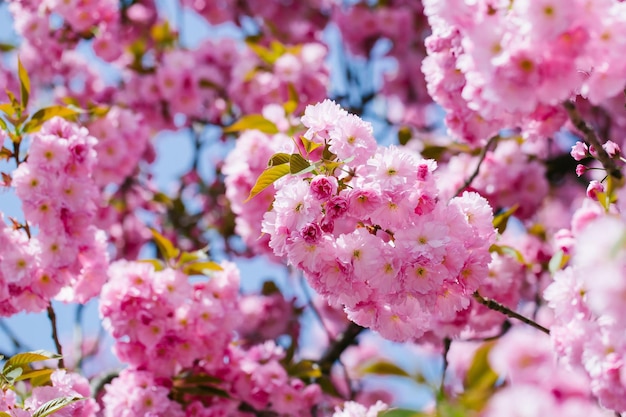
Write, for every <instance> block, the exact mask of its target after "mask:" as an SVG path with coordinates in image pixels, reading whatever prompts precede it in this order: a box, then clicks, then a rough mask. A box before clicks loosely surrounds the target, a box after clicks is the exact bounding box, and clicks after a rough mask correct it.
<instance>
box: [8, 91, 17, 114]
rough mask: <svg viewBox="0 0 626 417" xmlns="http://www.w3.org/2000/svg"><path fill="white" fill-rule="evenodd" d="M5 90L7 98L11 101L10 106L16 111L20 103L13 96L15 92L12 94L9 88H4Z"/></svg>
mask: <svg viewBox="0 0 626 417" xmlns="http://www.w3.org/2000/svg"><path fill="white" fill-rule="evenodd" d="M5 92H6V93H7V97H8V98H9V101H10V102H11V108H12V109H13V111H14V112H15V113H17V112H18V111H19V109H20V103H19V102H18V101H17V99H16V98H15V94H13V93H12V92H11V91H9V90H5Z"/></svg>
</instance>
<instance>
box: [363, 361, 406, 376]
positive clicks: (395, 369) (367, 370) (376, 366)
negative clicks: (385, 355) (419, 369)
mask: <svg viewBox="0 0 626 417" xmlns="http://www.w3.org/2000/svg"><path fill="white" fill-rule="evenodd" d="M359 371H360V372H362V373H364V374H375V375H397V376H405V377H409V378H410V377H411V375H410V374H409V373H408V372H406V371H405V370H404V369H402V368H400V367H399V366H398V365H396V364H394V363H392V362H389V361H384V360H381V361H376V362H374V363H370V364H368V365H366V366H364V367H362V368H359Z"/></svg>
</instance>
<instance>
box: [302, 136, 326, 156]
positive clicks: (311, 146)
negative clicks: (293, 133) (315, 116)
mask: <svg viewBox="0 0 626 417" xmlns="http://www.w3.org/2000/svg"><path fill="white" fill-rule="evenodd" d="M300 140H301V141H302V144H303V145H304V150H305V151H306V153H307V154H309V153H311V152H313V151H314V150H315V149H317V148H319V147H320V146H322V144H321V143H316V142H313V141H310V140H308V139H307V138H305V137H304V136H300Z"/></svg>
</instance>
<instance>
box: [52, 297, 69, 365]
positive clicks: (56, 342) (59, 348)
mask: <svg viewBox="0 0 626 417" xmlns="http://www.w3.org/2000/svg"><path fill="white" fill-rule="evenodd" d="M48 318H49V319H50V324H51V325H52V339H53V340H54V345H55V346H56V348H57V353H58V354H59V355H61V358H60V359H59V368H65V362H63V347H62V346H61V342H59V334H58V332H57V316H56V314H55V313H54V308H52V303H50V304H48Z"/></svg>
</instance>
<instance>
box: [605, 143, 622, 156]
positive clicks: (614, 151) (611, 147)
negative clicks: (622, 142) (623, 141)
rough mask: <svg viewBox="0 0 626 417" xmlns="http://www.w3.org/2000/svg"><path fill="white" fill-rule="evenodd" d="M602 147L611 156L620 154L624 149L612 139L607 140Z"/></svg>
mask: <svg viewBox="0 0 626 417" xmlns="http://www.w3.org/2000/svg"><path fill="white" fill-rule="evenodd" d="M602 147H603V148H604V150H605V151H606V153H608V154H609V156H610V157H611V158H613V157H614V156H616V155H619V154H620V153H621V152H622V150H621V149H620V148H619V145H618V144H617V143H615V142H613V141H611V140H609V141H607V142H606V143H605V144H604V145H602Z"/></svg>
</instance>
